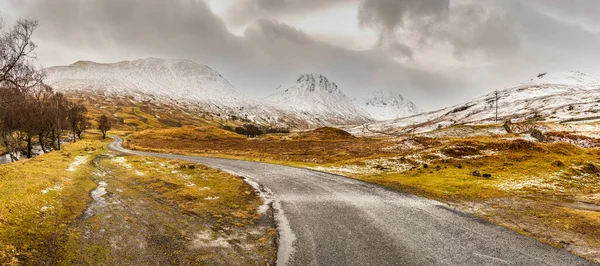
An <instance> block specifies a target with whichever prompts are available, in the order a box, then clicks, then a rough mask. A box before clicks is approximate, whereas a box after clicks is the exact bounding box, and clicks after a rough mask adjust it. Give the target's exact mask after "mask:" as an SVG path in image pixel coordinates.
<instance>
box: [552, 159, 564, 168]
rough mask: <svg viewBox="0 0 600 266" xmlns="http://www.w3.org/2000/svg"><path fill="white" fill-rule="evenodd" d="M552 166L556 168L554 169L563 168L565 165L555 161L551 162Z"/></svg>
mask: <svg viewBox="0 0 600 266" xmlns="http://www.w3.org/2000/svg"><path fill="white" fill-rule="evenodd" d="M552 165H553V166H556V167H563V166H565V164H564V163H563V162H561V161H559V160H556V161H554V162H552Z"/></svg>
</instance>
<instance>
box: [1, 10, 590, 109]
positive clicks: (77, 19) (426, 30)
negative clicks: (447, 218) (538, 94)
mask: <svg viewBox="0 0 600 266" xmlns="http://www.w3.org/2000/svg"><path fill="white" fill-rule="evenodd" d="M598 14H600V1H595V0H569V1H564V0H473V1H469V0H206V1H201V0H1V1H0V16H2V17H3V19H4V22H5V24H9V25H10V24H11V23H12V22H14V20H15V19H17V18H19V17H27V18H34V19H37V20H39V22H40V28H39V29H38V31H37V32H36V33H35V41H36V42H37V44H38V45H39V48H38V50H37V55H38V59H39V62H40V64H42V65H43V66H54V65H68V64H71V63H73V62H76V61H79V60H91V61H97V62H105V63H108V62H117V61H122V60H133V59H140V58H147V57H167V58H185V59H191V60H194V61H196V62H198V63H202V64H205V65H208V66H210V67H212V68H214V69H215V70H217V71H219V72H220V73H221V74H223V76H225V77H226V78H227V79H228V80H229V81H230V82H231V83H232V84H233V85H234V86H236V87H237V88H238V89H240V90H242V91H243V92H245V93H247V94H249V95H253V96H266V95H268V94H269V93H270V92H271V91H273V90H274V89H275V88H276V87H277V86H278V85H280V84H286V83H289V82H291V81H293V80H294V79H296V78H297V77H298V76H299V75H300V74H303V73H313V72H314V73H321V74H324V75H325V76H327V77H329V78H330V79H331V80H332V81H334V82H336V83H337V84H338V85H339V86H340V88H341V89H342V90H343V91H344V92H345V93H346V94H348V95H349V96H350V97H354V96H356V95H362V94H368V92H370V91H374V90H391V91H395V92H399V93H401V94H403V95H405V96H406V97H407V98H409V99H411V100H413V101H414V102H415V103H416V104H417V105H418V106H420V107H421V108H423V109H425V110H433V109H438V108H442V107H445V106H448V105H454V104H458V103H461V102H464V101H467V100H469V99H471V98H473V97H476V96H479V95H481V94H484V93H486V92H489V91H493V90H495V89H497V88H502V87H504V86H507V85H511V84H514V83H518V82H521V81H525V80H527V79H529V78H531V77H533V76H535V75H537V74H538V73H541V72H554V71H565V70H578V71H582V72H584V73H587V74H589V75H592V76H598V77H600V18H599V17H598Z"/></svg>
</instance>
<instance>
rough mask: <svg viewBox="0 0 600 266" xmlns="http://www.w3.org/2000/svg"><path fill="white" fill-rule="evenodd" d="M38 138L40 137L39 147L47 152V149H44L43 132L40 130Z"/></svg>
mask: <svg viewBox="0 0 600 266" xmlns="http://www.w3.org/2000/svg"><path fill="white" fill-rule="evenodd" d="M38 138H39V139H40V147H41V148H42V151H43V152H44V153H48V151H47V150H46V145H44V133H42V132H40V134H39V136H38Z"/></svg>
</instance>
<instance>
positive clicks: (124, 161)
mask: <svg viewBox="0 0 600 266" xmlns="http://www.w3.org/2000/svg"><path fill="white" fill-rule="evenodd" d="M112 161H113V162H115V163H117V164H119V165H120V166H123V167H125V168H127V169H131V164H128V163H127V159H125V157H116V158H114V159H112Z"/></svg>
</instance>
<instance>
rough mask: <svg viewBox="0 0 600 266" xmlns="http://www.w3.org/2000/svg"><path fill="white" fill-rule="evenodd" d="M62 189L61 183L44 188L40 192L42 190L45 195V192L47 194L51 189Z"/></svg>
mask: <svg viewBox="0 0 600 266" xmlns="http://www.w3.org/2000/svg"><path fill="white" fill-rule="evenodd" d="M61 189H62V186H61V185H54V186H53V187H49V188H46V189H42V191H40V192H42V195H44V194H47V193H48V192H50V191H60V190H61Z"/></svg>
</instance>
